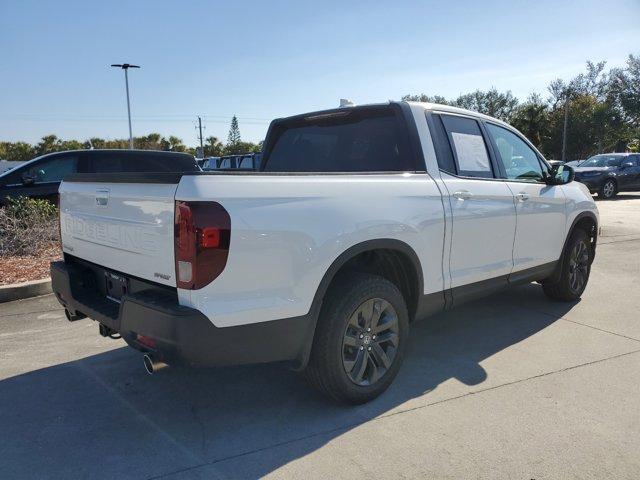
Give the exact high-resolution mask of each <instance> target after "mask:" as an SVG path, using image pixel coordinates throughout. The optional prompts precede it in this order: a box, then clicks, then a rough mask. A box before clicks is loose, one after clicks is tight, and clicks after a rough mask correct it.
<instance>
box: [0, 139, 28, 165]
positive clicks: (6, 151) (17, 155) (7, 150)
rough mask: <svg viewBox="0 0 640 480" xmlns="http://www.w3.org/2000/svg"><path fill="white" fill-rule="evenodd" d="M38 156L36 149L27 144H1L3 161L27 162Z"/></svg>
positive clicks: (0, 153) (0, 150) (0, 155)
mask: <svg viewBox="0 0 640 480" xmlns="http://www.w3.org/2000/svg"><path fill="white" fill-rule="evenodd" d="M35 156H36V152H35V149H34V148H33V146H32V145H29V144H28V143H26V142H1V143H0V158H2V159H3V160H13V161H22V162H24V161H27V160H31V159H32V158H34V157H35Z"/></svg>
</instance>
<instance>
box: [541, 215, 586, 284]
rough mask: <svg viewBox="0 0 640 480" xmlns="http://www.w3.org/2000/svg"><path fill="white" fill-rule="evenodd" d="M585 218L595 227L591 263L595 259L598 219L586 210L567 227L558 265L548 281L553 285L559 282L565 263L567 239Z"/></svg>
mask: <svg viewBox="0 0 640 480" xmlns="http://www.w3.org/2000/svg"><path fill="white" fill-rule="evenodd" d="M585 218H590V219H591V220H593V223H594V225H595V228H594V232H593V236H592V237H591V248H592V250H593V255H592V256H591V261H592V262H593V259H594V257H595V252H596V243H597V241H598V217H597V216H596V214H595V213H593V212H592V211H589V210H587V211H585V212H580V213H579V214H578V215H576V218H574V219H573V222H571V227H569V229H568V230H567V236H566V237H565V239H564V243H563V245H562V252H561V253H560V259H559V261H558V264H557V265H556V269H555V271H554V272H553V274H552V275H551V276H550V277H549V279H548V280H549V281H550V282H551V283H555V282H557V281H559V280H560V274H561V273H562V268H563V267H564V261H565V256H564V252H565V250H566V249H567V243H568V242H569V238H571V235H572V234H573V231H574V230H575V229H576V225H577V224H578V222H580V221H581V220H584V219H585Z"/></svg>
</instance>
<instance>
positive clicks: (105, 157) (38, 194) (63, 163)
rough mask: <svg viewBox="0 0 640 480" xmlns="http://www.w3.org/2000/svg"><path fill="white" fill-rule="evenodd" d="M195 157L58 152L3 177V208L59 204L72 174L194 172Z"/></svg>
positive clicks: (130, 152)
mask: <svg viewBox="0 0 640 480" xmlns="http://www.w3.org/2000/svg"><path fill="white" fill-rule="evenodd" d="M198 170H200V167H198V164H197V163H196V160H195V158H194V156H193V155H189V154H187V153H179V152H163V151H156V150H75V151H66V152H55V153H49V154H47V155H43V156H41V157H38V158H34V159H33V160H31V161H29V162H27V163H24V164H22V165H20V166H19V167H15V168H13V169H12V170H9V171H7V172H4V173H2V174H0V206H2V205H3V204H4V203H5V202H6V199H7V197H9V198H10V197H19V196H23V197H31V198H43V199H46V200H50V201H52V202H57V200H58V187H59V186H60V182H61V181H62V179H63V178H64V177H66V176H67V175H71V174H73V173H96V174H101V173H118V172H175V173H179V172H194V171H198Z"/></svg>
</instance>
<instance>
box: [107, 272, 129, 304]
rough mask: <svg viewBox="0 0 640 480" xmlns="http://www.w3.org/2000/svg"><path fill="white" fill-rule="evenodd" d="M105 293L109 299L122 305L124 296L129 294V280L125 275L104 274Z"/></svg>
mask: <svg viewBox="0 0 640 480" xmlns="http://www.w3.org/2000/svg"><path fill="white" fill-rule="evenodd" d="M104 282H105V292H106V295H107V298H108V299H109V300H112V301H114V302H117V303H120V302H121V301H122V296H123V295H124V294H126V293H128V292H129V279H128V278H127V277H125V276H123V275H119V274H116V273H112V272H104Z"/></svg>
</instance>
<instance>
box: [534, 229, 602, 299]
mask: <svg viewBox="0 0 640 480" xmlns="http://www.w3.org/2000/svg"><path fill="white" fill-rule="evenodd" d="M592 256H593V251H592V249H591V245H590V242H589V237H588V236H587V234H586V233H585V231H584V230H581V229H577V230H575V231H574V232H573V233H572V234H571V237H570V238H569V241H568V242H567V246H566V248H565V251H564V253H563V255H562V258H561V259H560V261H561V262H562V271H561V273H560V279H559V280H558V281H557V282H555V283H549V282H543V283H542V289H543V290H544V293H545V294H546V295H547V297H549V298H553V299H554V300H561V301H565V302H573V301H575V300H578V299H579V298H580V296H581V295H582V292H584V289H585V288H586V287H587V282H588V281H589V274H590V273H591V261H592Z"/></svg>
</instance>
